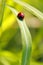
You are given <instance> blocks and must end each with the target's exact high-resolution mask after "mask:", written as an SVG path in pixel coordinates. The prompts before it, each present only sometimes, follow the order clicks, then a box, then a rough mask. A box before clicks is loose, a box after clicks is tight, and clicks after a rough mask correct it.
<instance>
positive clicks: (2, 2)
mask: <svg viewBox="0 0 43 65" xmlns="http://www.w3.org/2000/svg"><path fill="white" fill-rule="evenodd" d="M5 1H6V0H2V1H1V7H0V8H1V11H0V26H1V24H2V21H3V16H4V8H5Z"/></svg>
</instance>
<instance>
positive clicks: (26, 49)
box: [8, 6, 32, 65]
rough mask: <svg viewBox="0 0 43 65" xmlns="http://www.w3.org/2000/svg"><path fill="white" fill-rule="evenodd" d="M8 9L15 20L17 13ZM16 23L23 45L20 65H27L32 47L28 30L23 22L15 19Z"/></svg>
mask: <svg viewBox="0 0 43 65" xmlns="http://www.w3.org/2000/svg"><path fill="white" fill-rule="evenodd" d="M8 7H9V6H8ZM9 8H10V10H11V11H12V13H13V14H15V15H16V18H17V14H18V12H17V11H16V10H15V9H13V8H11V7H9ZM17 22H18V24H19V27H20V30H21V37H22V45H23V50H22V60H21V65H29V64H30V57H31V46H32V39H31V35H30V32H29V29H28V28H27V25H26V23H25V20H23V21H21V20H19V19H18V18H17Z"/></svg>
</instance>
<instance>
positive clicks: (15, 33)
mask: <svg viewBox="0 0 43 65" xmlns="http://www.w3.org/2000/svg"><path fill="white" fill-rule="evenodd" d="M3 1H4V0H3ZM3 1H2V0H0V19H1V17H2V16H1V15H2V14H3V17H2V18H3V21H2V25H1V26H0V65H20V63H21V58H22V40H21V33H20V28H19V25H18V23H17V22H16V18H15V15H13V14H12V12H11V11H10V9H9V8H7V7H6V6H5V8H4V13H3V11H2V10H3V7H4V6H2V4H3ZM22 1H24V2H26V3H28V4H30V5H32V6H33V7H35V8H37V9H38V10H39V11H41V12H42V14H43V0H22ZM5 3H6V4H8V5H10V6H11V7H13V8H15V9H16V10H18V11H20V12H21V11H22V12H23V13H24V15H25V20H26V24H27V26H28V28H29V30H30V33H31V36H32V54H31V60H30V65H43V22H41V20H39V19H38V18H37V17H36V16H34V15H32V14H31V13H30V12H28V11H27V10H26V9H24V8H23V7H22V6H20V5H19V4H17V3H15V2H13V0H6V2H5Z"/></svg>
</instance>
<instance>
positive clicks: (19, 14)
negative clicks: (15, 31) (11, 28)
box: [17, 12, 24, 20]
mask: <svg viewBox="0 0 43 65" xmlns="http://www.w3.org/2000/svg"><path fill="white" fill-rule="evenodd" d="M17 17H18V19H20V20H23V19H24V14H23V13H22V12H20V13H18V15H17Z"/></svg>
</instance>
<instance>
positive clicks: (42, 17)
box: [13, 0, 43, 21]
mask: <svg viewBox="0 0 43 65" xmlns="http://www.w3.org/2000/svg"><path fill="white" fill-rule="evenodd" d="M13 1H14V2H16V3H17V4H20V5H21V6H23V7H24V8H25V9H26V10H28V11H29V12H30V13H32V14H33V15H35V16H36V17H38V18H39V19H40V20H41V21H43V13H42V12H40V11H39V10H38V9H36V8H35V7H33V6H31V5H29V4H27V3H25V2H22V1H20V0H17V1H16V0H13Z"/></svg>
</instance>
